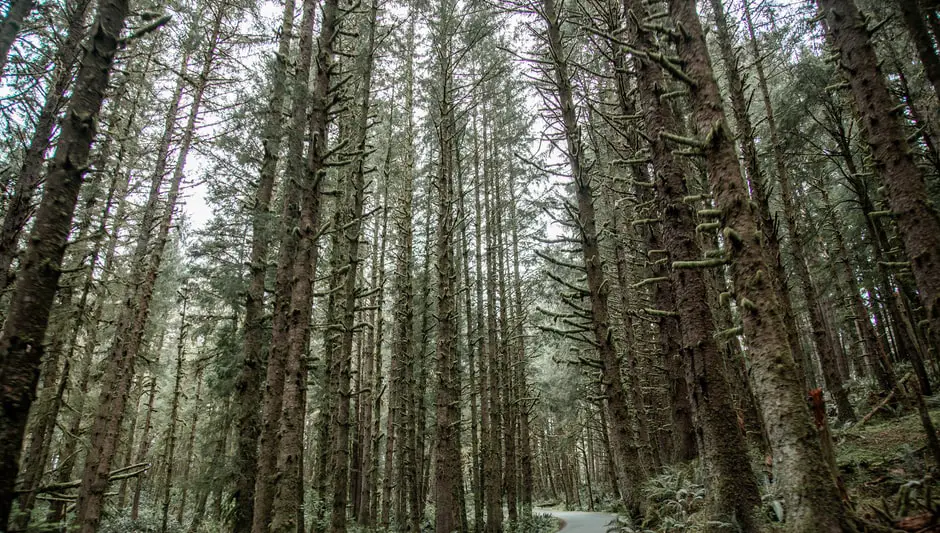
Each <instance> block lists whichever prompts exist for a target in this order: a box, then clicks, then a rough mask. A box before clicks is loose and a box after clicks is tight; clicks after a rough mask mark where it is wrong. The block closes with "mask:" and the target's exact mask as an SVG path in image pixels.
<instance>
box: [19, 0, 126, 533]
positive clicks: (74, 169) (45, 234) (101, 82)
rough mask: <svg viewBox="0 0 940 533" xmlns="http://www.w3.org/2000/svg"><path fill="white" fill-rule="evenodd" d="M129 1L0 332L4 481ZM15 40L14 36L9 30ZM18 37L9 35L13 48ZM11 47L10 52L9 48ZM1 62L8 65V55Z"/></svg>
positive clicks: (84, 77) (64, 142)
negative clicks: (13, 43) (5, 62)
mask: <svg viewBox="0 0 940 533" xmlns="http://www.w3.org/2000/svg"><path fill="white" fill-rule="evenodd" d="M127 11H128V3H127V1H126V0H102V2H101V3H99V6H98V14H97V17H96V23H95V26H94V29H93V31H92V35H91V41H90V43H89V46H88V51H87V53H86V54H85V56H84V57H83V58H82V63H81V67H80V68H79V72H78V77H77V78H76V81H75V88H74V90H73V93H72V99H71V102H70V103H69V108H68V111H67V112H66V117H65V120H64V122H63V124H62V131H61V133H60V134H59V142H58V145H57V147H56V151H55V155H54V156H53V159H52V164H51V166H50V168H49V173H48V175H47V176H46V185H45V188H44V191H43V198H42V201H41V202H40V205H39V209H38V211H37V213H36V219H35V222H34V225H33V229H32V231H31V232H30V238H29V244H28V245H27V248H26V254H25V256H24V259H23V262H22V264H21V266H20V276H19V279H18V280H17V283H16V288H15V290H14V293H13V298H12V301H11V304H10V309H9V312H8V313H7V318H6V320H5V322H4V324H3V329H2V332H0V382H2V383H4V385H5V386H4V388H3V391H2V392H0V404H3V405H4V406H6V407H5V408H4V409H3V412H2V413H0V478H2V479H7V480H11V479H16V476H17V472H18V470H19V465H18V461H19V456H20V447H21V445H22V440H23V432H24V430H25V428H26V420H27V416H28V414H29V407H30V405H31V404H32V401H33V396H34V394H35V389H36V382H37V380H38V379H39V365H40V361H41V360H42V354H43V342H44V340H45V339H44V337H45V334H46V328H47V326H48V319H49V312H50V309H51V308H52V303H53V300H54V298H55V293H56V289H57V284H58V280H59V276H60V275H61V265H62V256H63V255H64V253H65V247H66V242H67V238H68V233H69V230H70V226H71V221H72V216H73V214H74V212H75V204H76V202H77V201H78V193H79V189H80V188H81V185H82V181H83V178H84V174H85V171H86V165H87V162H88V154H89V151H90V149H91V145H92V143H93V142H94V137H95V133H96V131H97V128H96V126H95V120H96V119H97V116H98V113H99V111H100V110H101V103H102V101H103V100H104V98H105V93H106V91H107V87H108V80H109V77H110V73H111V68H112V65H113V63H114V54H115V52H116V51H117V47H118V39H119V38H120V34H121V31H122V30H123V28H124V21H125V18H126V16H127ZM12 33H13V35H15V31H12ZM13 35H11V36H9V42H11V43H12V39H13ZM8 46H9V45H7V49H8ZM0 52H3V53H2V54H0V57H2V58H3V61H5V60H6V53H5V52H6V51H5V50H0ZM13 497H14V493H13V486H12V484H9V483H5V484H3V485H2V486H0V526H2V527H6V523H7V521H8V520H9V516H10V506H11V505H12V503H13Z"/></svg>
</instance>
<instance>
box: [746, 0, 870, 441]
mask: <svg viewBox="0 0 940 533" xmlns="http://www.w3.org/2000/svg"><path fill="white" fill-rule="evenodd" d="M745 20H746V22H747V28H748V34H749V37H750V39H749V42H750V44H751V51H752V55H753V56H754V58H755V60H754V61H755V65H754V66H755V69H756V71H757V83H758V87H759V88H760V93H761V97H762V99H763V103H764V112H765V113H766V116H767V128H768V129H769V130H770V145H771V150H772V152H773V156H774V165H775V170H776V174H777V182H778V183H779V184H780V198H781V200H782V202H783V219H784V222H785V223H786V225H787V233H788V234H789V237H790V249H791V254H792V255H793V264H794V265H795V269H796V275H797V279H799V281H800V288H801V289H802V291H803V297H804V299H805V300H806V307H807V312H808V314H809V320H810V325H811V328H812V333H813V343H814V344H815V346H816V353H817V355H819V362H820V365H821V366H822V371H823V378H824V379H825V382H826V386H827V387H828V388H829V393H830V394H831V395H832V397H833V399H834V400H835V403H836V409H837V410H838V413H839V420H841V421H842V422H843V423H845V422H854V421H855V411H854V409H853V408H852V404H851V403H850V402H849V398H848V393H847V392H846V391H845V388H844V387H843V385H842V378H841V377H840V376H839V372H838V366H837V365H838V363H837V358H836V353H835V349H834V348H833V346H832V339H831V338H830V337H829V335H828V334H827V332H826V325H825V318H824V317H823V316H822V309H821V307H820V305H819V301H818V299H817V295H816V288H815V287H814V286H813V281H812V278H811V276H810V273H809V267H808V266H807V265H806V252H805V250H804V248H803V244H804V243H803V232H802V231H801V230H800V228H799V225H798V223H797V220H796V216H797V215H796V213H797V209H796V206H795V204H794V198H793V187H792V185H791V183H790V173H789V171H788V170H787V165H786V156H785V154H784V153H783V145H782V144H781V140H780V135H779V132H778V131H777V121H776V116H775V115H774V109H773V103H772V102H771V99H770V89H769V88H768V85H767V77H766V75H765V74H764V67H763V61H762V54H761V52H760V49H759V47H758V45H757V38H756V36H755V34H754V26H753V24H752V23H751V16H750V7H749V6H747V5H746V6H745ZM791 344H792V343H791Z"/></svg>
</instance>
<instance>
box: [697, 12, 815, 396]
mask: <svg viewBox="0 0 940 533" xmlns="http://www.w3.org/2000/svg"><path fill="white" fill-rule="evenodd" d="M711 6H712V11H714V12H715V20H716V23H717V29H718V31H717V34H718V43H719V48H720V50H721V58H722V62H723V63H724V67H725V72H726V76H727V78H728V92H729V95H730V97H731V108H732V111H733V113H734V121H735V124H736V126H737V130H738V131H737V133H738V136H739V141H738V142H739V143H740V146H741V156H742V157H743V159H744V170H745V172H746V175H747V180H748V183H749V184H750V187H751V197H752V198H753V199H754V201H755V203H756V204H757V214H758V216H759V217H760V227H761V231H762V233H763V235H764V254H765V260H766V262H767V265H768V266H769V267H770V269H771V274H773V284H774V289H775V290H776V292H777V298H778V301H779V302H780V314H781V316H782V318H783V325H784V327H785V328H786V333H787V339H789V344H790V351H791V352H793V362H794V363H796V365H797V367H799V371H800V376H801V379H802V380H803V382H804V388H806V385H805V382H806V372H807V371H808V370H807V367H811V366H812V365H811V363H810V361H809V359H808V357H807V354H806V353H805V352H804V351H803V343H802V342H800V331H799V328H798V327H797V324H796V316H795V314H794V312H793V302H792V300H791V299H790V290H789V288H788V287H787V278H788V276H787V272H786V271H785V270H784V268H783V255H782V253H781V250H782V248H783V247H782V245H781V244H780V235H779V232H778V231H777V220H776V217H775V216H774V213H773V212H772V211H771V210H770V192H769V191H768V189H767V186H766V183H765V178H764V175H763V172H761V166H760V161H759V159H758V153H757V146H756V144H755V142H754V138H755V132H754V125H753V123H752V121H751V115H750V112H749V109H748V97H747V95H746V94H745V88H744V79H743V78H742V73H741V67H740V63H739V59H738V54H736V53H735V47H734V43H733V39H732V32H731V28H730V26H729V24H728V17H727V15H725V8H724V5H723V4H722V2H721V0H712V1H711ZM744 9H745V17H746V19H745V21H746V22H747V27H748V30H751V28H752V26H751V23H750V20H751V19H750V6H749V5H747V4H746V5H745V6H744ZM750 43H751V45H752V53H753V54H756V55H754V61H755V63H756V65H757V67H758V69H759V72H760V73H761V74H760V76H761V79H762V80H763V81H764V83H765V85H766V80H765V79H764V76H763V64H762V63H761V59H762V57H763V56H762V55H761V54H760V53H759V50H758V48H757V43H756V40H755V39H753V37H752V38H751V39H750ZM762 94H763V92H762ZM774 133H776V127H775V128H774Z"/></svg>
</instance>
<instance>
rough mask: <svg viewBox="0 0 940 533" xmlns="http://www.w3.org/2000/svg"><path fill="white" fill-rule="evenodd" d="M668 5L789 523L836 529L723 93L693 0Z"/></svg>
mask: <svg viewBox="0 0 940 533" xmlns="http://www.w3.org/2000/svg"><path fill="white" fill-rule="evenodd" d="M669 13H670V15H671V16H672V19H673V20H674V21H675V22H676V24H677V25H681V27H682V28H683V32H682V33H681V35H678V36H676V37H675V41H676V46H677V51H678V55H679V58H680V59H681V60H682V62H683V65H684V72H685V74H686V75H687V76H688V78H689V81H690V82H691V84H690V85H689V91H690V98H691V101H692V122H693V124H694V126H695V130H696V134H697V135H698V136H699V139H698V140H697V141H696V142H695V144H696V145H697V146H700V147H701V149H702V150H703V152H704V156H705V164H706V170H707V172H708V178H709V181H710V183H711V186H712V190H713V193H714V195H715V200H716V203H717V205H718V207H719V208H720V209H721V210H722V216H721V220H720V222H721V225H722V226H723V227H724V230H723V233H724V236H725V238H726V241H727V246H728V251H729V253H730V259H731V273H732V278H733V280H734V292H735V298H736V300H737V302H738V308H739V309H740V310H741V315H742V316H741V318H742V322H743V326H744V334H745V336H746V337H747V338H748V340H749V346H750V357H751V375H752V377H753V380H754V391H755V393H756V394H757V397H758V401H759V402H760V406H761V411H762V413H763V416H764V420H765V422H766V424H767V430H768V434H769V437H770V442H771V449H772V450H773V452H774V458H775V460H776V461H777V464H778V465H779V467H780V483H781V489H782V490H783V494H784V495H785V502H786V509H787V518H786V519H787V528H788V529H789V530H791V531H810V530H812V531H826V532H830V531H831V532H839V531H842V523H843V521H844V520H845V510H844V509H843V507H842V504H841V502H840V500H839V493H838V490H837V489H836V486H835V482H834V479H833V474H832V472H830V471H829V468H828V465H827V464H826V463H825V461H824V460H823V458H822V454H821V452H820V447H819V440H818V439H817V438H816V435H815V430H814V429H813V427H812V422H811V420H810V416H809V411H808V409H807V407H806V401H805V399H804V393H803V391H802V386H801V383H800V381H799V379H798V377H797V375H796V368H795V366H794V361H793V356H792V353H791V351H790V347H789V345H788V343H787V340H786V338H785V337H784V336H783V334H784V332H785V331H786V330H785V329H784V327H783V321H782V319H781V316H780V313H779V307H778V306H777V302H776V295H775V293H774V288H773V285H772V284H771V283H770V280H769V279H768V274H767V272H768V269H767V266H766V264H765V262H764V259H763V254H762V252H761V242H762V237H761V232H760V229H759V227H758V223H757V217H756V216H755V214H754V213H753V211H752V209H751V207H750V204H749V200H748V197H747V192H746V191H745V189H744V182H743V179H742V177H741V171H740V167H739V165H738V159H737V156H736V154H735V151H734V145H733V138H732V136H731V134H730V132H729V130H728V125H727V122H726V120H725V116H724V110H723V108H722V103H721V95H720V93H719V91H718V84H717V83H716V82H715V78H714V74H713V71H712V67H711V59H710V58H709V56H708V49H707V47H706V44H705V35H704V32H703V30H702V25H701V21H700V20H699V17H698V14H697V13H696V11H695V2H694V0H670V1H669Z"/></svg>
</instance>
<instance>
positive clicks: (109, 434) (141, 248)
mask: <svg viewBox="0 0 940 533" xmlns="http://www.w3.org/2000/svg"><path fill="white" fill-rule="evenodd" d="M225 12H226V10H225V9H221V8H220V9H218V11H217V13H216V16H215V21H214V24H213V27H212V31H211V32H210V35H209V39H208V42H207V43H206V49H205V52H204V54H203V61H202V70H201V72H200V73H199V77H198V78H197V83H196V87H195V88H194V91H193V96H192V102H191V103H190V110H189V116H188V118H187V121H186V125H185V127H184V129H183V131H182V137H181V138H180V141H179V148H178V154H177V160H176V166H175V167H174V169H173V174H172V176H171V178H170V190H169V191H168V193H167V199H166V205H165V206H164V210H163V213H162V216H161V217H160V219H159V224H158V228H157V233H156V235H155V237H156V238H155V240H154V242H153V246H152V250H150V246H149V241H150V238H149V233H150V227H151V225H152V222H153V221H154V219H155V218H156V214H157V213H156V207H157V199H158V197H159V184H160V182H162V179H160V178H161V176H162V172H160V173H159V174H155V175H154V180H153V182H154V185H155V187H153V188H152V189H151V197H150V198H149V199H148V205H147V208H146V211H145V214H144V220H143V221H142V224H141V229H140V237H139V240H138V242H137V245H136V248H135V250H134V256H133V258H132V265H133V266H132V272H131V280H132V283H133V285H131V286H130V287H128V290H127V293H126V298H125V301H124V303H123V304H122V306H121V311H120V312H119V316H118V318H117V322H116V323H117V326H116V327H117V334H116V336H115V340H114V343H113V345H112V348H111V354H110V356H109V357H108V365H107V369H106V370H105V373H104V378H103V380H102V389H101V394H100V395H99V398H98V410H97V413H96V415H95V421H94V424H93V426H92V433H91V443H90V446H89V451H88V455H87V457H86V458H85V468H84V471H83V474H82V484H81V487H80V488H79V492H78V518H77V519H76V520H77V523H78V526H79V530H80V532H81V533H93V532H94V531H95V530H96V529H97V528H98V524H99V522H100V520H101V511H102V509H103V506H104V498H105V491H106V490H107V487H108V476H109V473H110V470H111V461H112V460H113V458H114V453H115V451H116V446H117V443H118V441H119V438H120V428H121V421H122V419H123V417H124V411H125V406H126V403H127V395H128V389H129V387H130V383H131V381H132V379H133V376H134V363H135V361H136V358H137V354H138V352H139V351H140V346H141V343H142V341H143V335H144V328H145V327H146V325H147V321H148V319H149V316H150V304H151V302H152V300H153V292H154V287H155V285H156V282H157V277H158V275H159V273H160V266H161V264H162V262H163V254H164V250H165V249H166V245H167V242H169V237H170V228H171V227H172V224H173V219H174V214H175V213H176V203H177V201H178V199H179V193H180V185H181V183H182V181H183V177H184V170H185V167H186V158H187V156H188V153H189V149H190V147H191V146H192V142H193V138H194V136H195V133H196V123H197V121H198V119H199V112H200V108H201V105H202V98H203V96H204V95H205V90H206V86H207V84H208V80H209V75H210V74H211V73H212V68H213V66H214V61H215V59H216V57H217V46H218V40H219V35H220V32H221V25H222V20H223V18H224V14H225ZM176 105H178V101H176V102H174V103H171V106H170V107H171V108H173V107H175V106H176ZM168 119H169V116H168ZM173 120H175V116H174V117H173ZM167 123H168V126H169V127H168V128H167V130H168V131H169V132H171V134H172V131H173V128H172V121H171V120H168V121H167ZM168 138H169V137H168ZM148 250H150V253H149V257H148Z"/></svg>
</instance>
